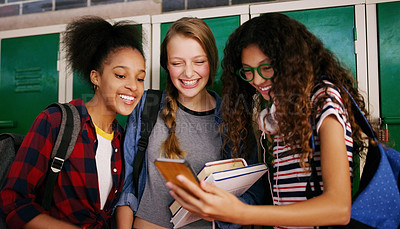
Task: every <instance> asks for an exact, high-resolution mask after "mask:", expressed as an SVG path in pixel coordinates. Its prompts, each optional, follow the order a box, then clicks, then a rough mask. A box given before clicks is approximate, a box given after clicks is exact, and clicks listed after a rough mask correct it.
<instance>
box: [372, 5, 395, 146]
mask: <svg viewBox="0 0 400 229" xmlns="http://www.w3.org/2000/svg"><path fill="white" fill-rule="evenodd" d="M399 15H400V2H389V3H381V4H377V17H378V46H379V78H380V79H379V80H380V104H381V117H383V119H384V122H385V123H386V124H387V125H388V127H389V144H390V146H393V148H395V149H396V150H400V145H399V144H400V93H399V91H400V30H399V28H400V21H399V20H398V17H399Z"/></svg>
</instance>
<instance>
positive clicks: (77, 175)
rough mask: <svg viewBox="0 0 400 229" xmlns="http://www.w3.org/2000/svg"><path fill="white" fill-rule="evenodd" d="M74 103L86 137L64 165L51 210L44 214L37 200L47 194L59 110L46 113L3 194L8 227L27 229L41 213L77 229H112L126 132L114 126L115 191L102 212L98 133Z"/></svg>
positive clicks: (1, 202) (81, 104)
mask: <svg viewBox="0 0 400 229" xmlns="http://www.w3.org/2000/svg"><path fill="white" fill-rule="evenodd" d="M71 103H72V104H74V105H75V106H76V107H77V109H78V111H79V113H80V116H81V125H82V126H81V132H80V133H79V136H78V140H77V142H76V144H75V148H74V150H73V152H72V154H71V156H70V157H69V159H68V160H66V161H65V163H64V167H63V169H62V171H61V172H60V174H59V176H58V181H57V184H56V186H55V188H54V194H53V200H54V202H53V203H52V205H51V209H50V211H49V212H45V211H44V209H43V208H42V207H41V205H40V203H38V200H39V199H41V195H43V193H44V186H45V178H46V175H47V171H48V169H49V160H50V159H49V158H50V154H51V150H52V148H53V144H54V142H55V140H56V137H57V134H58V131H59V126H60V122H61V112H60V110H59V109H58V108H56V107H51V108H49V109H46V110H44V111H43V112H41V113H40V114H39V116H38V117H37V118H36V120H35V121H34V123H33V124H32V126H31V128H30V130H29V132H28V134H27V135H26V137H25V139H24V141H23V143H22V145H21V147H20V149H19V151H18V153H17V155H16V158H15V161H14V163H13V164H12V167H11V170H10V173H9V174H8V177H7V179H6V181H5V186H4V188H3V189H2V190H1V192H0V212H1V213H2V214H3V215H4V216H7V218H6V221H7V224H8V225H9V226H10V227H11V228H22V227H23V226H24V225H25V224H26V223H27V222H28V221H30V220H31V219H33V218H34V217H36V216H37V215H39V214H41V213H47V214H50V215H51V216H53V217H55V218H57V219H60V220H64V221H68V222H70V223H73V224H75V225H78V226H86V227H90V228H109V227H110V222H111V214H112V209H113V205H114V203H115V202H116V201H117V197H118V196H119V192H120V191H121V188H122V183H123V181H122V179H123V178H122V177H121V172H122V161H121V158H122V153H121V147H120V145H121V139H122V133H121V128H120V126H119V125H118V123H117V122H116V121H114V125H113V129H114V139H113V140H112V147H113V155H112V158H111V166H112V167H111V172H112V178H113V187H112V189H111V191H110V194H109V196H108V199H107V202H106V204H105V206H104V209H103V210H101V209H100V194H99V185H98V179H99V178H98V176H97V168H96V161H95V152H96V149H97V138H96V131H95V128H94V125H93V123H92V121H91V119H90V117H89V114H88V112H87V109H86V107H85V106H84V102H83V100H81V99H77V100H73V101H71Z"/></svg>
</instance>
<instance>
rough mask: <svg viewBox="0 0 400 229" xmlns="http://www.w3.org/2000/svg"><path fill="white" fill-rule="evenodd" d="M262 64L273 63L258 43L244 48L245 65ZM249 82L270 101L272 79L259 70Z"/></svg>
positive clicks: (243, 60)
mask: <svg viewBox="0 0 400 229" xmlns="http://www.w3.org/2000/svg"><path fill="white" fill-rule="evenodd" d="M262 64H271V60H270V59H269V58H268V56H266V55H265V54H264V53H263V52H262V51H261V50H260V48H259V47H258V46H257V45H255V44H252V45H249V46H247V47H246V48H244V49H243V50H242V65H243V67H252V68H256V67H258V66H260V65H262ZM249 83H250V84H251V85H252V86H253V87H254V88H256V89H257V91H259V92H260V93H261V95H262V97H263V98H264V99H265V100H267V101H269V100H270V99H271V98H270V95H269V91H270V90H271V87H272V79H264V78H262V77H261V76H260V75H259V73H258V72H257V71H254V79H253V80H252V81H250V82H249ZM271 95H272V94H271ZM272 96H273V95H272Z"/></svg>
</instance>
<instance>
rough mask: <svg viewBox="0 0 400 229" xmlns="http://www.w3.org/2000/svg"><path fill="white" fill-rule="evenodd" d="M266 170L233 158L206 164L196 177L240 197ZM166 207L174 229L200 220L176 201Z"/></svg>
mask: <svg viewBox="0 0 400 229" xmlns="http://www.w3.org/2000/svg"><path fill="white" fill-rule="evenodd" d="M267 170H268V167H267V166H266V165H265V164H253V165H247V163H246V161H245V160H244V159H243V158H234V159H227V160H219V161H213V162H208V163H206V164H205V165H204V167H203V168H202V169H201V170H200V172H199V173H198V174H197V177H198V179H199V180H205V181H206V182H207V183H215V185H216V186H217V187H219V188H222V189H224V190H226V191H228V192H230V193H232V194H234V195H236V196H240V195H242V194H243V193H245V192H246V191H247V190H248V189H249V188H250V187H251V186H252V185H253V184H254V183H255V182H256V181H257V180H259V179H260V178H261V177H262V176H263V175H264V174H265V172H267ZM168 207H169V210H170V211H171V213H172V218H171V222H172V223H173V224H174V228H180V227H182V226H185V225H187V224H189V223H192V222H195V221H197V220H200V219H201V218H200V217H198V216H197V215H195V214H192V213H190V212H189V211H187V210H186V209H183V208H182V207H181V205H180V204H179V203H178V202H177V201H173V202H172V203H171V204H170V205H169V206H168Z"/></svg>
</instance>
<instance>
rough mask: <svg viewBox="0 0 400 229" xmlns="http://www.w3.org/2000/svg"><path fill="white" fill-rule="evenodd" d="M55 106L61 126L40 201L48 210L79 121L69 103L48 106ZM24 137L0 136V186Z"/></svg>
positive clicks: (3, 225) (2, 225) (2, 224)
mask: <svg viewBox="0 0 400 229" xmlns="http://www.w3.org/2000/svg"><path fill="white" fill-rule="evenodd" d="M52 106H56V107H58V108H59V109H60V110H61V125H60V130H59V133H58V135H57V139H56V142H55V143H54V146H53V150H52V152H51V160H52V162H51V166H50V168H49V171H48V175H47V179H46V180H47V182H46V188H45V193H44V195H43V199H42V206H43V208H44V209H46V210H49V209H50V206H51V202H52V197H53V190H54V185H55V183H56V181H57V177H58V173H59V172H60V171H61V169H62V167H63V165H64V161H65V160H67V159H68V158H69V156H70V155H71V153H72V150H73V149H74V146H75V143H76V140H77V138H78V135H79V132H80V129H81V121H80V115H79V113H78V110H77V109H76V107H75V106H74V105H72V104H70V103H64V104H60V103H53V104H51V105H49V106H48V108H49V107H52ZM24 137H25V136H24V135H21V134H14V133H2V134H0V154H1V158H2V160H0V185H1V188H2V187H3V185H4V184H3V182H4V180H5V178H6V176H7V175H8V171H9V169H10V167H11V165H12V163H13V161H14V158H15V155H16V153H17V151H18V149H19V147H20V146H21V144H22V141H23V139H24ZM0 228H6V223H5V220H4V219H3V218H2V217H0Z"/></svg>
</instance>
